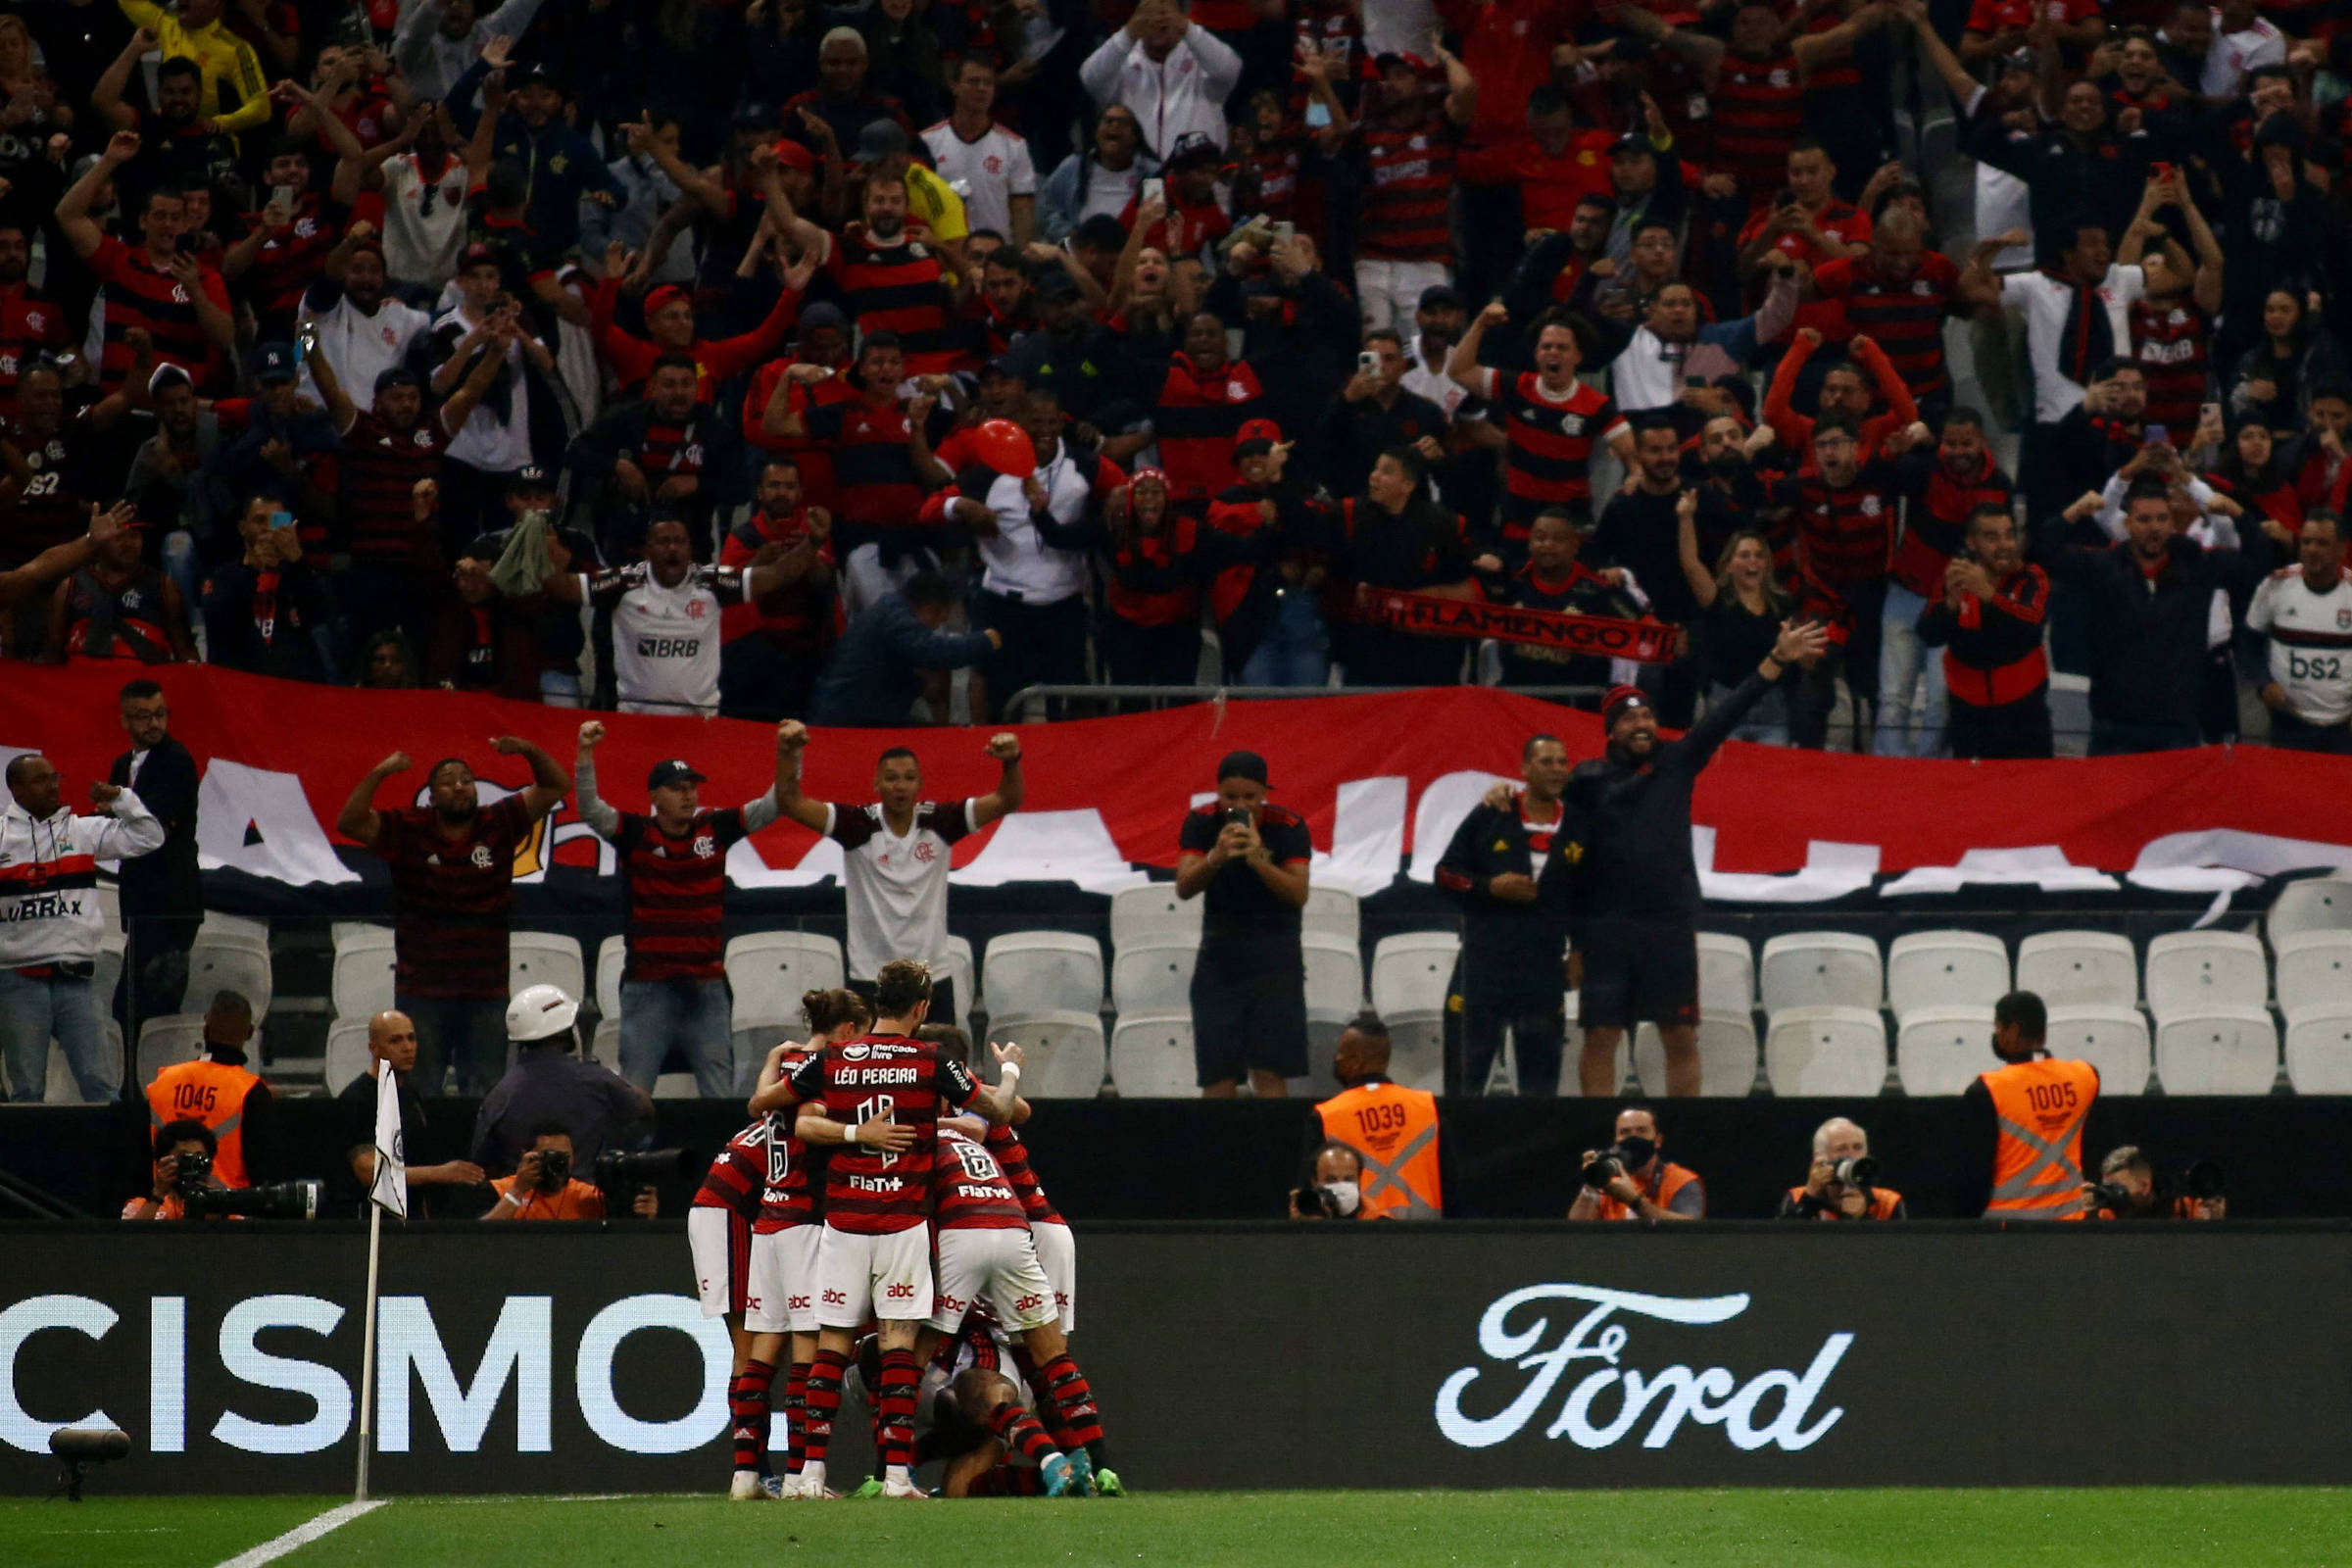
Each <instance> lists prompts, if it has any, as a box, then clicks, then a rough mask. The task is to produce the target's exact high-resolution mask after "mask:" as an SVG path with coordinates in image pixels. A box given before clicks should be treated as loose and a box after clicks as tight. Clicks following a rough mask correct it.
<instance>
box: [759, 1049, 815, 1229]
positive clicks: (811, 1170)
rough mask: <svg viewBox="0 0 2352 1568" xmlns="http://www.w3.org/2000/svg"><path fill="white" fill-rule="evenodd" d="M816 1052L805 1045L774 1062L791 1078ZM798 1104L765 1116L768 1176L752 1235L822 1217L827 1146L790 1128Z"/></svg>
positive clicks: (797, 1114) (788, 1227) (794, 1118)
mask: <svg viewBox="0 0 2352 1568" xmlns="http://www.w3.org/2000/svg"><path fill="white" fill-rule="evenodd" d="M814 1054H815V1053H814V1052H812V1051H810V1050H809V1049H808V1048H806V1047H803V1048H801V1049H800V1050H798V1051H788V1052H786V1053H784V1058H783V1060H782V1061H780V1062H779V1063H778V1064H777V1066H778V1069H779V1071H781V1073H782V1074H783V1076H784V1077H786V1078H790V1077H791V1076H792V1075H793V1074H794V1073H795V1072H798V1071H799V1070H800V1067H801V1064H802V1063H803V1062H805V1061H807V1060H808V1059H809V1057H810V1056H812V1055H814ZM800 1112H801V1107H800V1106H798V1105H787V1106H786V1107H785V1108H784V1109H782V1110H779V1111H777V1112H775V1113H774V1114H773V1115H771V1116H770V1117H768V1122H769V1124H770V1125H769V1128H768V1134H767V1179H766V1183H765V1185H764V1186H762V1187H761V1188H760V1217H759V1218H757V1219H755V1220H753V1221H752V1232H753V1234H754V1235H758V1236H766V1235H768V1234H770V1233H772V1232H775V1231H788V1230H790V1229H792V1227H794V1226H795V1225H814V1224H816V1223H817V1222H818V1221H819V1220H820V1219H822V1218H823V1217H824V1215H823V1213H822V1212H821V1206H822V1205H821V1203H820V1200H821V1199H822V1198H823V1197H824V1192H825V1187H824V1179H823V1177H824V1169H825V1156H826V1155H827V1154H828V1153H829V1152H830V1151H828V1150H823V1149H816V1148H812V1147H811V1146H809V1145H808V1144H804V1143H802V1142H801V1140H800V1138H799V1137H798V1136H797V1135H796V1134H795V1133H794V1132H793V1130H792V1129H793V1123H794V1122H795V1121H797V1120H798V1119H799V1118H800Z"/></svg>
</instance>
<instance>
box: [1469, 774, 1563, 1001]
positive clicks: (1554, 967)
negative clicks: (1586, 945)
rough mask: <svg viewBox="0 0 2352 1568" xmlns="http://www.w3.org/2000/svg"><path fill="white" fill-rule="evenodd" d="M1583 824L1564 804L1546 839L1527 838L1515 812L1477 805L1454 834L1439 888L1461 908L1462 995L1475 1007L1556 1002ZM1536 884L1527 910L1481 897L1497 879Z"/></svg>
mask: <svg viewBox="0 0 2352 1568" xmlns="http://www.w3.org/2000/svg"><path fill="white" fill-rule="evenodd" d="M1583 839H1584V834H1583V823H1582V822H1581V821H1580V820H1579V818H1578V816H1577V813H1576V812H1574V811H1573V810H1571V809H1569V808H1568V805H1567V803H1566V802H1562V803H1561V806H1560V819H1559V822H1558V823H1557V824H1556V825H1555V826H1554V827H1553V828H1552V829H1551V831H1549V832H1548V833H1544V832H1538V833H1533V834H1531V833H1530V832H1529V831H1528V829H1527V824H1526V823H1525V822H1524V821H1522V820H1521V819H1520V815H1519V811H1518V809H1517V808H1513V809H1509V810H1496V809H1495V808H1493V807H1491V806H1486V805H1480V806H1477V807H1473V808H1472V809H1471V811H1470V814H1469V815H1468V816H1466V817H1464V818H1462V825H1461V826H1460V827H1458V828H1456V829H1454V834H1453V842H1452V843H1450V844H1448V845H1446V853H1445V855H1444V856H1442V857H1441V858H1439V860H1438V877H1437V881H1438V886H1439V888H1440V889H1441V890H1443V891H1444V892H1446V893H1449V894H1451V895H1452V896H1453V897H1454V898H1455V899H1456V900H1457V901H1458V902H1459V903H1460V904H1461V906H1462V982H1461V983H1462V989H1463V993H1464V994H1465V995H1468V996H1475V997H1477V999H1478V1000H1479V1001H1481V1002H1506V1001H1516V1000H1521V999H1524V1000H1528V1001H1551V1000H1556V999H1557V998H1558V996H1559V994H1560V992H1561V990H1562V989H1563V981H1564V977H1563V974H1562V971H1561V968H1560V958H1561V956H1562V955H1563V954H1564V953H1565V952H1566V951H1567V947H1568V931H1569V927H1570V926H1571V924H1573V922H1574V918H1575V898H1576V888H1577V870H1578V867H1579V865H1580V864H1581V863H1582V861H1583V858H1584V850H1583ZM1509 872H1517V873H1518V874H1519V875H1521V876H1533V877H1534V878H1536V899H1535V902H1534V903H1532V904H1514V903H1512V902H1510V901H1509V900H1507V899H1498V898H1496V897H1495V895H1494V894H1492V893H1490V892H1488V891H1487V887H1488V884H1489V883H1491V882H1493V881H1494V880H1495V878H1496V877H1497V876H1501V875H1504V874H1506V873H1509Z"/></svg>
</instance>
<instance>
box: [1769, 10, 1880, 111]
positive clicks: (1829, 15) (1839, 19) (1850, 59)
mask: <svg viewBox="0 0 2352 1568" xmlns="http://www.w3.org/2000/svg"><path fill="white" fill-rule="evenodd" d="M1800 4H1801V0H1781V11H1782V15H1781V20H1782V21H1783V22H1787V21H1789V19H1790V18H1791V17H1793V16H1795V15H1796V12H1797V10H1798V7H1799V5H1800ZM1844 21H1845V10H1844V8H1843V7H1841V6H1823V7H1822V8H1821V9H1820V10H1818V11H1816V12H1814V13H1813V15H1812V16H1810V17H1808V18H1807V19H1806V20H1805V29H1804V30H1805V31H1806V32H1808V33H1814V32H1828V31H1829V30H1830V29H1831V28H1833V27H1836V26H1838V25H1839V24H1841V23H1843V22H1844ZM1861 85H1862V67H1861V65H1860V64H1859V63H1858V62H1857V61H1856V60H1855V59H1854V52H1853V50H1852V49H1850V48H1848V49H1845V50H1843V51H1841V52H1840V53H1839V54H1838V55H1837V56H1836V57H1835V58H1833V59H1829V60H1822V61H1818V62H1817V63H1816V64H1815V65H1814V67H1813V71H1812V73H1811V74H1809V75H1807V76H1806V77H1805V90H1806V91H1807V92H1813V93H1823V92H1843V91H1849V90H1852V89H1854V88H1858V87H1860V86H1861Z"/></svg>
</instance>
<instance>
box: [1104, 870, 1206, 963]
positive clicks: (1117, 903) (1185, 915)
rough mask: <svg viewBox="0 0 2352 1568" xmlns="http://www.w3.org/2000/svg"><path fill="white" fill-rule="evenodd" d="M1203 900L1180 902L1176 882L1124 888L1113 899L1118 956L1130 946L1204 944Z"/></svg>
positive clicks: (1112, 919) (1112, 938) (1112, 942)
mask: <svg viewBox="0 0 2352 1568" xmlns="http://www.w3.org/2000/svg"><path fill="white" fill-rule="evenodd" d="M1171 937H1189V938H1190V939H1191V940H1192V942H1193V945H1194V946H1196V947H1198V946H1199V945H1200V943H1201V900H1199V899H1180V898H1178V897H1177V896H1176V884H1175V883H1173V882H1148V883H1146V884H1145V885H1144V886H1142V887H1140V888H1121V889H1120V890H1119V891H1118V892H1116V893H1114V894H1112V895H1111V896H1110V945H1111V948H1112V950H1113V951H1114V952H1115V951H1116V950H1117V949H1120V948H1123V947H1125V946H1127V944H1128V943H1130V942H1151V941H1165V940H1167V939H1168V938H1171Z"/></svg>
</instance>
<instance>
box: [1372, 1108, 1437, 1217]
mask: <svg viewBox="0 0 2352 1568" xmlns="http://www.w3.org/2000/svg"><path fill="white" fill-rule="evenodd" d="M1437 1138H1438V1129H1437V1124H1436V1123H1435V1122H1432V1123H1431V1124H1430V1125H1429V1126H1427V1127H1424V1128H1422V1129H1421V1136H1420V1137H1418V1138H1416V1139H1414V1140H1413V1141H1412V1142H1411V1143H1409V1144H1407V1145H1405V1146H1404V1147H1403V1148H1402V1149H1399V1150H1398V1151H1397V1157H1396V1158H1395V1159H1393V1160H1389V1161H1385V1162H1384V1161H1382V1160H1379V1159H1376V1158H1374V1157H1373V1156H1372V1155H1370V1154H1367V1153H1365V1152H1363V1151H1362V1150H1360V1149H1359V1150H1357V1151H1356V1157H1357V1158H1359V1159H1361V1160H1362V1161H1363V1162H1364V1192H1363V1196H1364V1197H1365V1198H1367V1199H1369V1198H1371V1197H1372V1196H1373V1195H1375V1194H1376V1193H1378V1192H1380V1190H1381V1189H1382V1188H1384V1187H1394V1188H1396V1189H1397V1192H1399V1193H1401V1194H1403V1195H1404V1217H1405V1218H1407V1219H1437V1218H1439V1217H1440V1216H1439V1213H1438V1211H1437V1210H1436V1209H1434V1208H1432V1207H1430V1205H1429V1203H1428V1202H1427V1201H1425V1200H1424V1199H1423V1198H1422V1197H1421V1195H1420V1194H1419V1193H1416V1192H1414V1191H1413V1185H1412V1183H1410V1182H1408V1181H1406V1180H1405V1179H1404V1167H1405V1166H1406V1165H1408V1164H1410V1163H1411V1162H1412V1158H1413V1156H1414V1155H1415V1154H1418V1153H1419V1152H1421V1151H1422V1150H1424V1149H1426V1148H1427V1147H1429V1146H1430V1145H1431V1144H1433V1143H1435V1142H1437Z"/></svg>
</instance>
